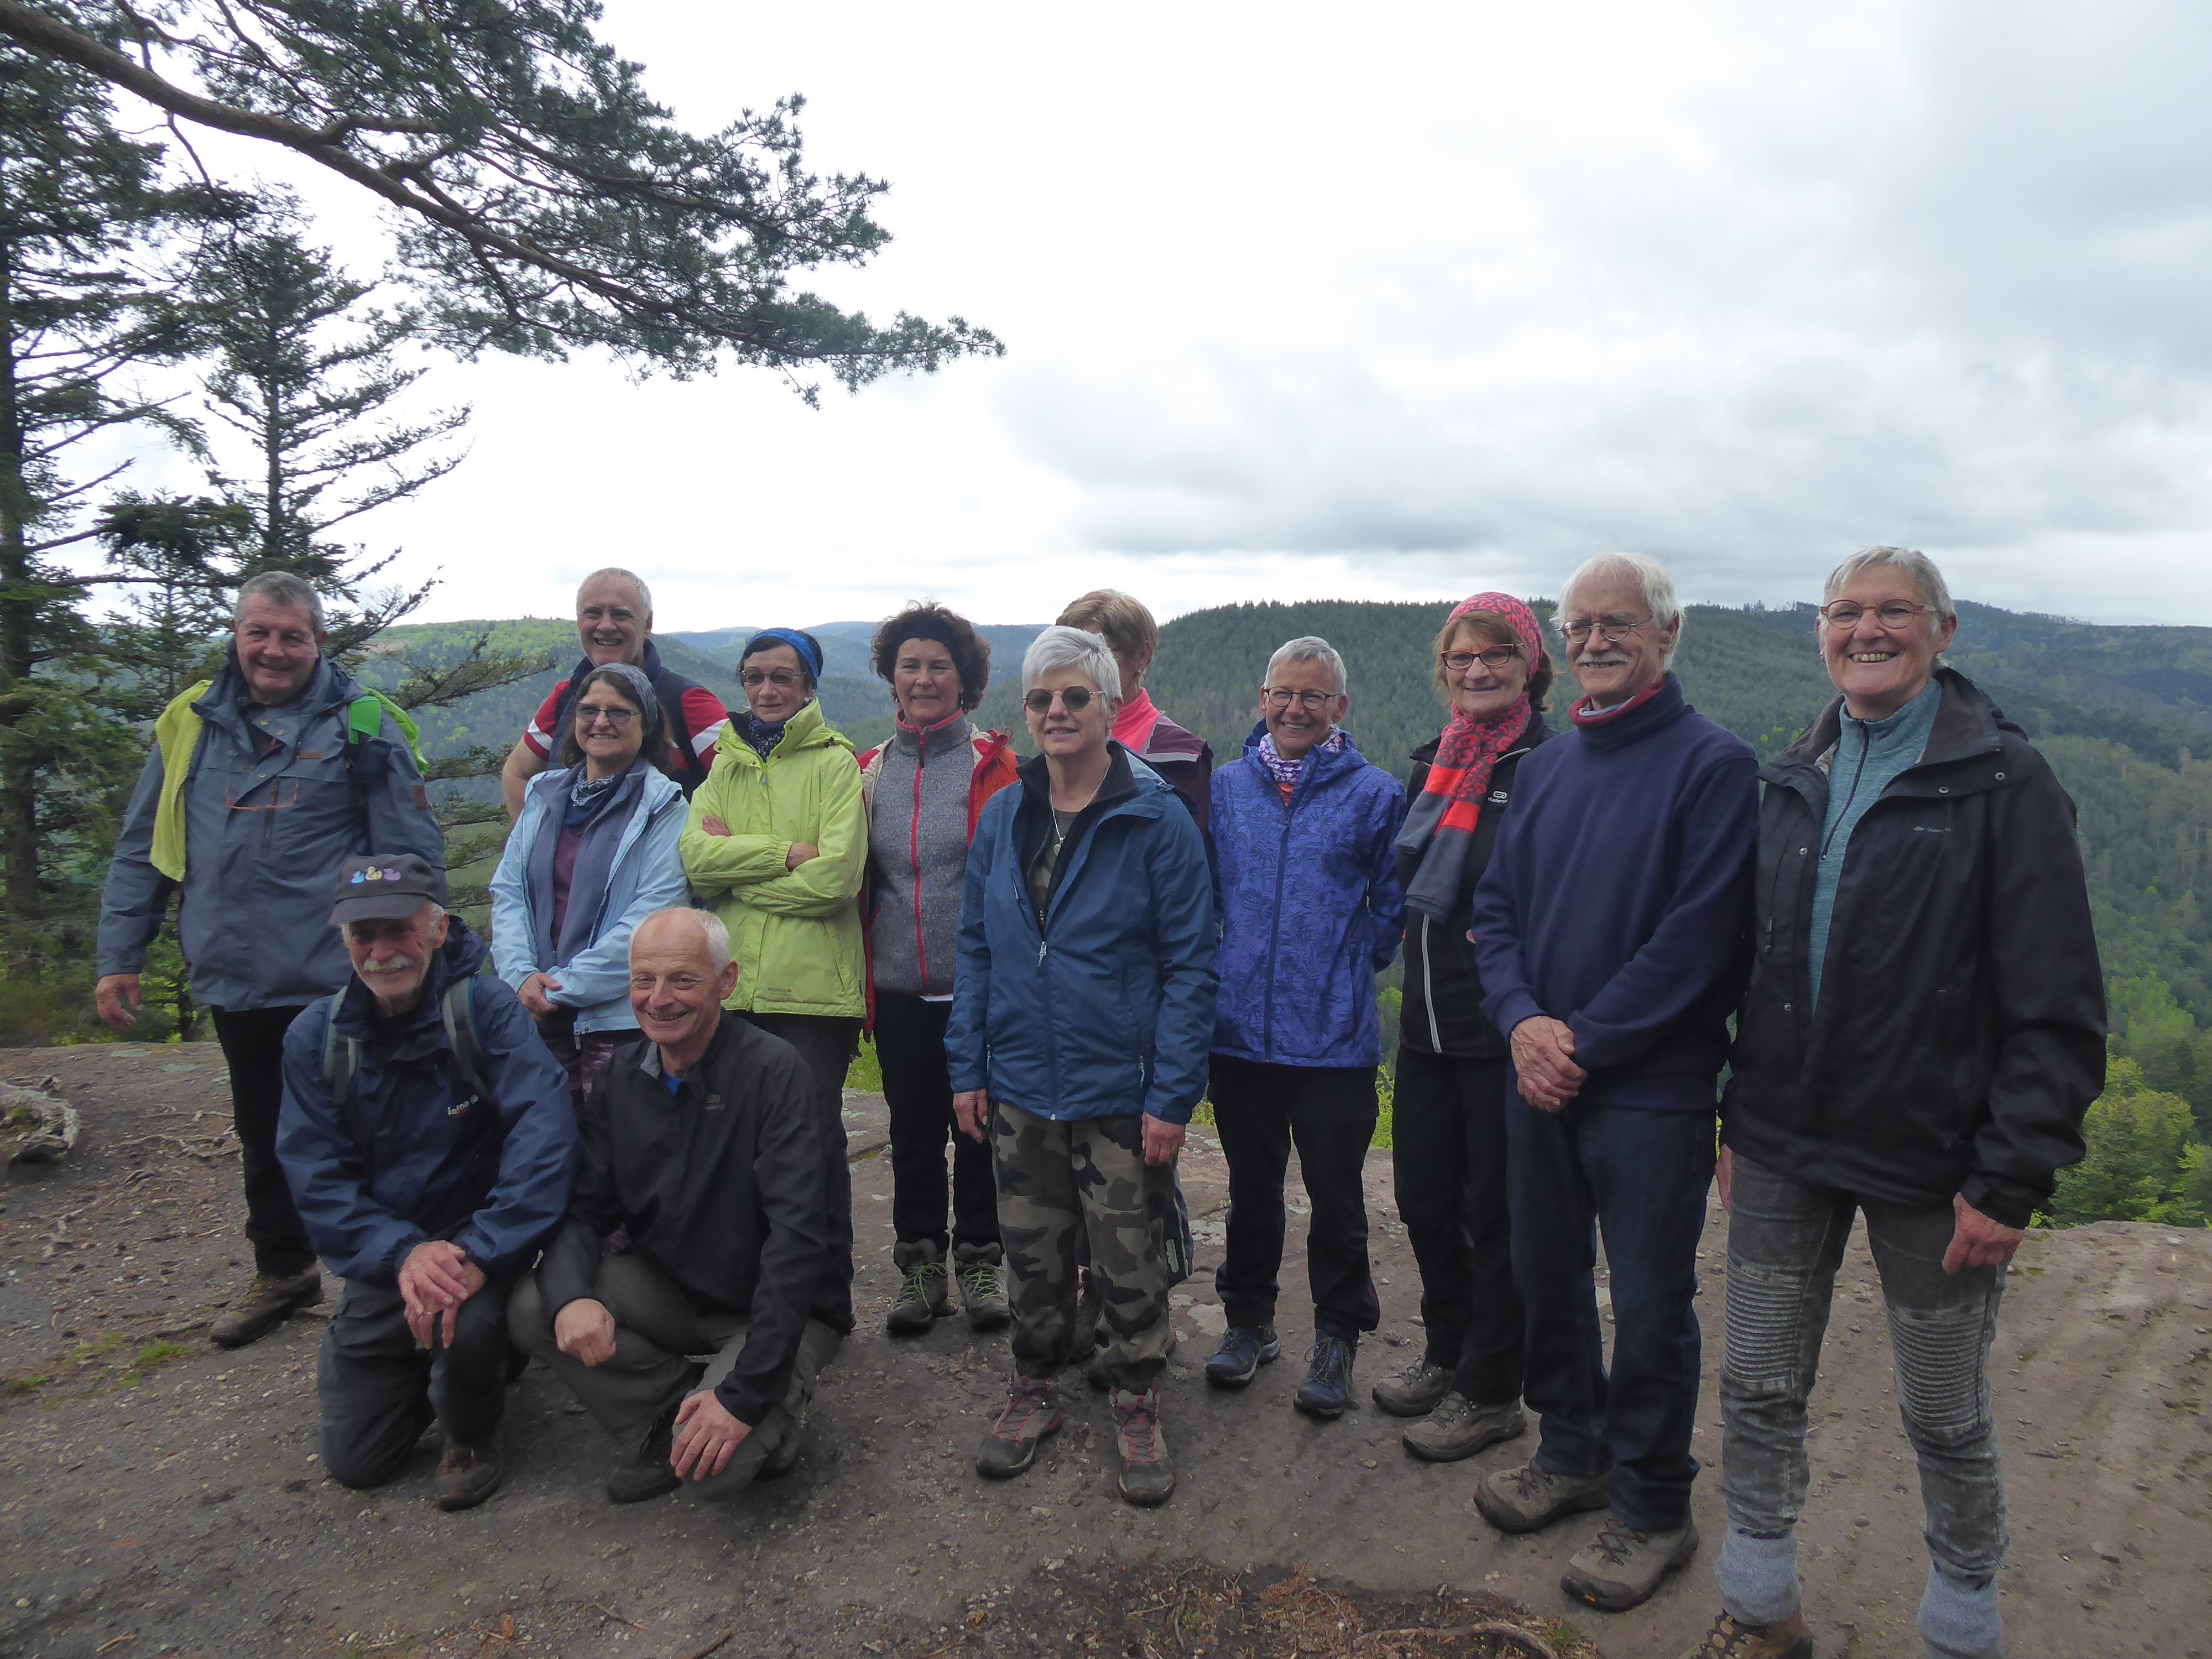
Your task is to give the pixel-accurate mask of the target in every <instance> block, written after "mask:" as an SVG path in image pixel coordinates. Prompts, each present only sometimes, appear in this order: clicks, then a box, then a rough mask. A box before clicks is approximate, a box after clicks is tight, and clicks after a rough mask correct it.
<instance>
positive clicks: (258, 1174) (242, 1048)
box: [209, 1008, 315, 1279]
mask: <svg viewBox="0 0 2212 1659" xmlns="http://www.w3.org/2000/svg"><path fill="white" fill-rule="evenodd" d="M209 1012H210V1013H212V1014H213V1015H214V1016H215V1036H216V1042H220V1043H221V1044H222V1058H223V1063H224V1064H225V1065H226V1066H228V1067H229V1068H230V1121H231V1123H232V1126H233V1127H234V1128H236V1130H237V1131H238V1145H239V1148H240V1153H239V1160H238V1161H239V1164H240V1170H242V1172H243V1173H244V1175H245V1177H246V1242H247V1243H250V1244H252V1246H253V1267H254V1270H255V1271H256V1272H257V1273H265V1274H267V1275H268V1276H269V1277H270V1278H271V1279H289V1278H290V1277H291V1276H292V1275H293V1274H294V1273H305V1272H306V1271H307V1269H308V1268H309V1267H313V1265H314V1261H315V1247H314V1246H313V1244H310V1243H308V1242H307V1227H306V1225H304V1224H303V1223H302V1222H301V1219H300V1212H299V1208H298V1206H295V1204H294V1203H293V1202H292V1187H291V1183H290V1182H288V1181H286V1180H285V1179H284V1166H283V1164H279V1163H278V1162H277V1161H276V1109H277V1108H278V1107H279V1106H281V1105H283V1103H284V1033H285V1032H287V1031H289V1030H291V1029H292V1022H293V1021H294V1020H295V1019H296V1018H299V1016H300V1012H301V1011H300V1010H299V1009H298V1008H240V1009H237V1010H235V1011H234V1010H232V1009H228V1008H214V1009H210V1010H209Z"/></svg>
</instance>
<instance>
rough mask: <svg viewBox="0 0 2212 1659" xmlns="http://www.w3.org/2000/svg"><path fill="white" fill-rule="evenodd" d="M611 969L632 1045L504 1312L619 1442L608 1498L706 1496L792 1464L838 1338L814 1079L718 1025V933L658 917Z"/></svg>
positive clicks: (845, 1279) (724, 947) (701, 921)
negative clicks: (698, 1358)
mask: <svg viewBox="0 0 2212 1659" xmlns="http://www.w3.org/2000/svg"><path fill="white" fill-rule="evenodd" d="M629 963H630V992H629V996H630V1006H631V1007H632V1008H633V1009H634V1010H635V1012H636V1014H637V1023H638V1025H639V1028H640V1029H641V1030H643V1032H644V1033H645V1036H646V1041H645V1042H641V1043H637V1044H635V1045H634V1046H632V1047H630V1048H625V1049H623V1051H622V1052H621V1053H619V1054H617V1055H616V1056H615V1057H614V1059H613V1060H611V1061H610V1062H609V1064H608V1066H607V1069H606V1072H605V1075H604V1076H602V1078H601V1079H600V1080H599V1085H598V1086H597V1087H595V1088H594V1089H593V1090H592V1093H591V1096H590V1097H589V1098H587V1099H586V1101H585V1103H584V1112H583V1118H582V1122H581V1128H582V1140H583V1156H582V1158H581V1159H580V1163H579V1164H578V1168H577V1171H576V1182H575V1190H574V1196H573V1197H572V1198H571V1199H570V1200H569V1205H568V1221H567V1223H566V1225H563V1226H562V1229H561V1231H560V1232H559V1233H558V1234H557V1235H556V1237H555V1238H554V1241H553V1243H552V1244H551V1246H550V1248H548V1249H547V1250H546V1252H545V1259H544V1261H543V1262H542V1263H541V1264H539V1267H538V1273H537V1278H536V1280H535V1282H534V1283H531V1282H526V1283H525V1284H523V1285H521V1286H520V1287H519V1288H518V1289H517V1290H516V1291H515V1294H514V1300H513V1303H512V1304H510V1305H509V1308H508V1320H509V1324H510V1328H512V1329H513V1333H514V1340H515V1341H516V1342H518V1343H520V1345H521V1346H523V1347H524V1348H526V1349H527V1350H528V1351H529V1352H532V1353H533V1354H535V1355H537V1356H538V1358H541V1359H543V1360H544V1361H545V1363H546V1364H548V1365H550V1366H551V1367H552V1369H553V1371H554V1373H555V1375H556V1376H559V1377H560V1379H561V1380H562V1382H563V1383H567V1384H568V1387H569V1388H570V1389H574V1392H575V1395H576V1397H577V1398H578V1399H579V1400H580V1401H583V1403H584V1405H585V1407H586V1408H587V1409H588V1410H589V1411H590V1412H591V1413H592V1416H593V1417H595V1418H597V1419H599V1426H600V1427H602V1428H604V1429H605V1430H606V1431H607V1432H608V1433H609V1434H610V1435H611V1436H613V1437H614V1441H615V1443H616V1445H617V1446H618V1447H620V1448H621V1455H620V1459H619V1461H618V1462H617V1463H616V1465H615V1467H614V1468H613V1469H612V1470H611V1472H610V1473H609V1474H608V1475H607V1496H609V1497H610V1498H613V1499H614V1500H615V1502H616V1503H617V1504H630V1503H635V1502H637V1501H638V1500H640V1499H641V1498H654V1497H658V1496H659V1494H660V1493H662V1492H673V1491H674V1490H675V1489H676V1488H677V1487H678V1486H682V1485H683V1484H684V1481H685V1480H690V1482H691V1483H692V1490H693V1491H694V1492H696V1494H697V1495H698V1496H700V1497H702V1498H724V1497H727V1496H729V1495H731V1494H732V1493H733V1492H736V1491H738V1489H739V1488H740V1487H742V1486H745V1485H747V1484H749V1483H750V1482H751V1481H753V1480H758V1479H761V1478H763V1477H765V1476H769V1475H776V1474H782V1473H783V1472H784V1471H785V1470H787V1469H788V1468H790V1467H791V1466H792V1465H793V1463H795V1462H798V1460H799V1427H800V1422H801V1419H802V1418H803V1417H804V1415H805V1410H806V1407H807V1402H808V1401H811V1400H812V1398H813V1397H814V1383H815V1379H816V1377H817V1376H819V1375H820V1374H821V1370H822V1367H823V1365H824V1364H827V1363H828V1362H829V1358H830V1356H831V1355H832V1354H834V1353H836V1352H837V1347H838V1344H839V1343H840V1342H842V1340H843V1339H844V1334H845V1333H846V1332H848V1331H849V1330H850V1329H852V1327H853V1315H852V1308H851V1302H850V1299H849V1297H848V1296H847V1294H846V1291H845V1286H846V1285H848V1284H849V1283H850V1282H851V1277H852V1268H851V1266H850V1264H849V1263H848V1262H847V1261H842V1260H841V1259H840V1257H841V1255H842V1252H840V1251H838V1250H836V1249H834V1248H833V1246H832V1244H831V1242H830V1224H829V1194H828V1188H827V1187H826V1185H825V1180H824V1158H825V1156H826V1152H825V1147H824V1138H823V1133H822V1131H821V1127H820V1125H819V1123H818V1122H817V1120H816V1117H815V1115H814V1109H813V1105H812V1101H813V1089H814V1085H813V1082H812V1076H811V1073H809V1071H808V1070H807V1067H806V1062H805V1060H802V1059H800V1058H799V1051H798V1050H797V1049H796V1048H793V1047H792V1046H791V1045H790V1044H789V1043H787V1042H784V1041H783V1040H782V1039H781V1038H780V1037H774V1036H769V1034H768V1033H767V1032H765V1031H763V1030H760V1029H759V1028H757V1027H756V1026H753V1025H750V1024H747V1023H746V1022H745V1021H744V1020H742V1019H738V1018H735V1017H734V1016H728V1017H726V1016H725V1015H724V1013H723V1012H722V999H723V998H725V997H726V996H728V995H729V994H730V992H731V990H732V987H734V986H735V984H736V982H737V975H738V969H737V966H736V964H734V963H732V961H731V960H730V936H729V933H727V931H726V929H725V928H724V927H723V926H722V924H721V922H720V921H719V920H717V919H716V918H715V917H714V915H712V914H710V913H708V912H707V911H703V910H692V909H670V910H660V911H657V912H655V913H654V914H653V915H650V916H647V918H646V919H645V920H644V921H641V922H640V923H639V924H638V927H637V931H636V932H635V933H633V934H632V935H631V936H630V945H629ZM698 1353H710V1354H712V1355H713V1356H714V1358H713V1359H712V1360H711V1361H709V1362H708V1363H707V1364H703V1365H702V1364H696V1363H695V1362H694V1361H693V1360H692V1359H691V1358H690V1355H693V1354H698Z"/></svg>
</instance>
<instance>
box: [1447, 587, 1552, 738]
mask: <svg viewBox="0 0 2212 1659" xmlns="http://www.w3.org/2000/svg"><path fill="white" fill-rule="evenodd" d="M1463 628H1464V629H1469V630H1470V631H1472V632H1473V634H1474V636H1475V638H1477V639H1479V640H1483V641H1487V642H1488V643H1490V644H1492V645H1511V646H1518V645H1519V644H1520V643H1521V640H1520V636H1519V635H1516V634H1515V633H1514V631H1513V624H1512V623H1509V622H1507V621H1506V620H1505V618H1504V617H1501V616H1499V615H1498V613H1497V612H1496V611H1468V613H1467V615H1465V616H1464V617H1460V618H1459V619H1458V620H1457V621H1455V622H1448V623H1445V624H1444V625H1443V628H1442V629H1439V630H1438V632H1437V638H1436V643H1435V644H1434V645H1432V646H1431V647H1429V654H1430V656H1431V659H1433V660H1434V661H1435V663H1436V678H1437V690H1439V691H1442V692H1443V694H1444V701H1445V702H1447V703H1449V702H1450V701H1451V697H1452V688H1451V682H1450V681H1449V679H1447V678H1445V677H1444V665H1443V653H1445V652H1446V651H1448V650H1449V649H1450V648H1451V642H1452V640H1453V637H1454V636H1455V635H1457V634H1458V633H1459V631H1460V629H1463ZM1551 690H1552V657H1551V653H1549V652H1547V651H1546V650H1545V649H1544V646H1543V641H1542V640H1541V636H1540V637H1539V639H1538V641H1537V644H1536V660H1535V661H1534V662H1532V663H1530V664H1529V665H1528V707H1529V708H1532V709H1534V710H1535V712H1536V713H1538V714H1542V713H1543V712H1544V711H1545V710H1546V709H1547V708H1549V707H1550V705H1549V703H1547V702H1546V701H1545V699H1546V698H1547V696H1549V695H1550V693H1551Z"/></svg>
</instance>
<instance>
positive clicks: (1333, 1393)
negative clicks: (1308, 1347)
mask: <svg viewBox="0 0 2212 1659" xmlns="http://www.w3.org/2000/svg"><path fill="white" fill-rule="evenodd" d="M1356 1352H1358V1351H1357V1350H1356V1349H1355V1348H1353V1346H1352V1344H1351V1343H1349V1342H1347V1341H1346V1340H1344V1339H1343V1338H1342V1337H1340V1336H1337V1335H1335V1334H1333V1333H1331V1332H1328V1331H1323V1332H1322V1334H1320V1335H1319V1336H1317V1337H1316V1338H1315V1339H1314V1345H1313V1352H1311V1353H1310V1354H1308V1355H1307V1356H1306V1361H1307V1364H1306V1378H1305V1381H1304V1382H1303V1383H1299V1384H1298V1391H1297V1394H1296V1395H1293V1396H1291V1404H1292V1405H1293V1406H1296V1407H1297V1408H1298V1409H1299V1410H1300V1411H1302V1412H1304V1413H1305V1414H1306V1415H1307V1416H1308V1417H1318V1418H1320V1419H1322V1420H1323V1421H1324V1422H1327V1421H1329V1420H1331V1419H1335V1418H1339V1417H1341V1416H1343V1415H1344V1408H1345V1407H1346V1406H1349V1405H1350V1404H1351V1403H1352V1356H1353V1355H1354V1354H1355V1353H1356Z"/></svg>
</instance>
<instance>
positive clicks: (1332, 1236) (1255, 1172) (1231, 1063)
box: [1208, 1054, 1383, 1341]
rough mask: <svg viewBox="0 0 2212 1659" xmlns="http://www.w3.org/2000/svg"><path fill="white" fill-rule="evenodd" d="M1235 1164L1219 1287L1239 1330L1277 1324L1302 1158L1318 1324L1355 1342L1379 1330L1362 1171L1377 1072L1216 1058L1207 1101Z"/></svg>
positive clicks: (1224, 1308)
mask: <svg viewBox="0 0 2212 1659" xmlns="http://www.w3.org/2000/svg"><path fill="white" fill-rule="evenodd" d="M1208 1092H1209V1093H1210V1094H1211V1096H1212V1100H1213V1121H1214V1126H1215V1127H1216V1128H1217V1129H1218V1130H1219V1131H1220V1134H1221V1153H1222V1156H1223V1157H1224V1158H1226V1159H1227V1160H1228V1163H1229V1239H1228V1248H1227V1249H1226V1251H1225V1254H1224V1255H1223V1257H1222V1261H1221V1267H1220V1269H1219V1270H1218V1272H1217V1273H1215V1274H1214V1275H1213V1287H1214V1289H1215V1291H1218V1293H1219V1295H1220V1297H1221V1307H1222V1311H1223V1312H1224V1313H1225V1315H1227V1316H1228V1319H1229V1322H1230V1323H1231V1325H1267V1324H1273V1322H1274V1318H1275V1297H1276V1291H1277V1288H1278V1287H1277V1285H1276V1275H1277V1273H1279V1270H1280V1269H1281V1267H1282V1265H1283V1235H1284V1232H1285V1227H1286V1225H1287V1218H1286V1217H1285V1213H1284V1210H1283V1177H1284V1176H1285V1173H1286V1172H1287V1171H1288V1170H1289V1168H1290V1161H1291V1146H1292V1145H1293V1144H1294V1143H1295V1144H1296V1146H1297V1150H1298V1168H1299V1170H1301V1171H1302V1172H1303V1173H1304V1176H1305V1182H1306V1197H1307V1199H1308V1200H1310V1203H1311V1205H1312V1207H1313V1216H1312V1220H1311V1223H1310V1226H1309V1227H1308V1229H1307V1233H1306V1278H1307V1281H1308V1283H1309V1284H1310V1285H1311V1287H1312V1290H1313V1300H1314V1323H1315V1325H1316V1327H1317V1328H1321V1329H1323V1330H1327V1331H1328V1332H1330V1333H1331V1334H1334V1335H1337V1336H1340V1337H1343V1338H1345V1339H1346V1340H1349V1341H1357V1340H1358V1336H1359V1333H1360V1332H1362V1331H1371V1330H1373V1329H1374V1328H1376V1326H1377V1325H1379V1324H1381V1323H1382V1322H1383V1307H1382V1304H1381V1303H1380V1302H1378V1301H1377V1300H1376V1295H1375V1274H1374V1273H1373V1271H1372V1269H1371V1268H1370V1267H1369V1266H1368V1261H1367V1194H1366V1192H1365V1190H1364V1188H1363V1187H1362V1186H1361V1184H1360V1169H1361V1166H1362V1165H1363V1164H1365V1162H1366V1161H1367V1147H1368V1144H1369V1143H1370V1141H1372V1140H1373V1139H1375V1117H1376V1103H1375V1068H1374V1067H1373V1066H1265V1065H1261V1064H1259V1063H1257V1062H1255V1061H1253V1060H1235V1059H1231V1057H1230V1056H1228V1055H1226V1054H1216V1055H1214V1056H1213V1062H1212V1087H1211V1089H1210V1090H1209V1091H1208Z"/></svg>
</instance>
